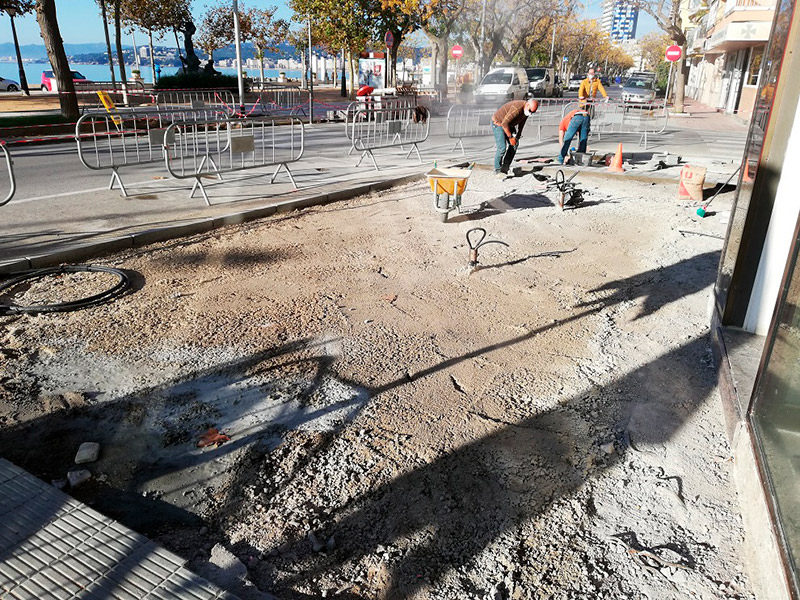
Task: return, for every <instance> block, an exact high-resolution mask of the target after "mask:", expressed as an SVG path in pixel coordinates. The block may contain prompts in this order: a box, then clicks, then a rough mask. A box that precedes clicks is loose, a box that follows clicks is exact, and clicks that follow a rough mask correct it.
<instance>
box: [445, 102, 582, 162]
mask: <svg viewBox="0 0 800 600" xmlns="http://www.w3.org/2000/svg"><path fill="white" fill-rule="evenodd" d="M536 100H537V101H538V102H539V108H538V109H537V111H536V112H535V113H533V114H532V115H530V116H529V117H528V120H527V121H526V123H525V131H530V130H531V128H532V127H535V128H536V135H537V137H538V139H539V140H541V139H542V131H543V130H545V137H547V133H546V131H547V130H548V129H552V131H553V132H557V131H558V122H559V120H560V119H561V110H562V108H563V106H564V104H565V102H568V101H565V100H560V99H557V98H537V99H536ZM497 109H498V107H497V106H495V105H487V104H454V105H453V106H452V107H450V110H448V111H447V136H448V137H449V138H451V139H454V140H456V141H455V143H454V144H453V148H452V150H455V149H456V148H459V147H460V148H461V154H462V155H464V156H466V151H465V150H464V138H472V137H485V138H489V137H490V136H491V135H492V116H493V115H494V113H495V112H496V111H497Z"/></svg>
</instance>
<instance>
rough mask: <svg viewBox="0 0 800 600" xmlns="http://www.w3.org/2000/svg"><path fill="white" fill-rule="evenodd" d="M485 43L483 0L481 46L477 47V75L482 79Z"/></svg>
mask: <svg viewBox="0 0 800 600" xmlns="http://www.w3.org/2000/svg"><path fill="white" fill-rule="evenodd" d="M485 43H486V0H483V8H482V9H481V46H480V48H478V75H479V79H483V76H484V72H483V46H484V45H485Z"/></svg>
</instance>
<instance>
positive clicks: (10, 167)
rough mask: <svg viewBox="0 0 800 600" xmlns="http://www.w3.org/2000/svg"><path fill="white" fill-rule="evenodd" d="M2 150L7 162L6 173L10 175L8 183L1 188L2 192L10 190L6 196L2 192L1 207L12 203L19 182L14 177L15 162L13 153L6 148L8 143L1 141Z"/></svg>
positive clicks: (0, 148) (0, 197) (0, 193)
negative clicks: (12, 156)
mask: <svg viewBox="0 0 800 600" xmlns="http://www.w3.org/2000/svg"><path fill="white" fill-rule="evenodd" d="M0 150H2V151H3V157H4V158H5V160H6V172H7V173H8V183H7V184H5V185H3V186H2V187H0V190H3V189H6V188H8V191H7V192H6V193H5V195H2V192H0V206H3V205H4V204H8V203H9V202H11V199H12V198H13V197H14V193H15V192H16V191H17V180H16V178H15V177H14V161H13V160H11V153H10V152H9V151H8V148H6V143H5V142H4V141H2V140H0Z"/></svg>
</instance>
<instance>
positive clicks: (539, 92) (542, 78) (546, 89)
mask: <svg viewBox="0 0 800 600" xmlns="http://www.w3.org/2000/svg"><path fill="white" fill-rule="evenodd" d="M525 72H526V73H527V75H528V95H529V96H545V97H550V96H553V95H554V93H553V90H554V87H555V75H556V74H555V71H554V70H553V69H551V68H549V67H529V68H527V69H525Z"/></svg>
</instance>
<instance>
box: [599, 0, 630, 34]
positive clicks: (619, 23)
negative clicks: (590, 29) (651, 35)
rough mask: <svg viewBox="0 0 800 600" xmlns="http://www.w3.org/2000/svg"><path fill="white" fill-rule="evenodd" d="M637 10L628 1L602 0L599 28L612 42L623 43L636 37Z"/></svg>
mask: <svg viewBox="0 0 800 600" xmlns="http://www.w3.org/2000/svg"><path fill="white" fill-rule="evenodd" d="M638 22H639V9H638V8H637V6H636V3H635V2H631V1H630V0H604V2H603V16H602V18H601V20H600V28H601V29H602V30H603V31H604V32H606V33H607V34H608V35H609V36H610V37H611V39H612V40H613V41H615V42H624V41H627V40H632V39H634V38H635V37H636V25H637V23H638Z"/></svg>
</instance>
